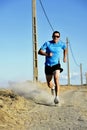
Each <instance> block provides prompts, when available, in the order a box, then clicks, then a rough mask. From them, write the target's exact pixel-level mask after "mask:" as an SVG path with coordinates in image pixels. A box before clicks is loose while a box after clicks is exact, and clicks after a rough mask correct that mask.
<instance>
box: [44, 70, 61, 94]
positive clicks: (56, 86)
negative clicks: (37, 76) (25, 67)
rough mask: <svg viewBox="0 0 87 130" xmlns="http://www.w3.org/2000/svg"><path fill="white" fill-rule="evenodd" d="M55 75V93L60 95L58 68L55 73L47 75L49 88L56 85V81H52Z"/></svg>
mask: <svg viewBox="0 0 87 130" xmlns="http://www.w3.org/2000/svg"><path fill="white" fill-rule="evenodd" d="M53 76H54V83H55V95H56V96H59V87H60V86H59V76H60V70H56V71H55V72H54V74H53V75H46V80H47V85H48V87H49V88H52V87H53V86H54V83H53V81H52V77H53Z"/></svg>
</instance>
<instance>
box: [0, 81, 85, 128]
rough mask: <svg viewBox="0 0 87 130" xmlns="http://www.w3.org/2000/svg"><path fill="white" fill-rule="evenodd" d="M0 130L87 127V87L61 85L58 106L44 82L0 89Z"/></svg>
mask: <svg viewBox="0 0 87 130" xmlns="http://www.w3.org/2000/svg"><path fill="white" fill-rule="evenodd" d="M31 86H33V87H31ZM37 86H38V87H37ZM11 89H13V91H12V90H11ZM14 91H15V92H14ZM19 95H20V96H19ZM0 130H87V87H75V86H74V87H61V94H60V103H59V104H58V105H55V104H54V103H53V97H52V95H51V94H50V91H49V89H48V88H47V87H46V85H45V84H41V85H33V84H32V83H28V82H27V83H20V84H15V85H13V86H12V84H11V87H9V89H0Z"/></svg>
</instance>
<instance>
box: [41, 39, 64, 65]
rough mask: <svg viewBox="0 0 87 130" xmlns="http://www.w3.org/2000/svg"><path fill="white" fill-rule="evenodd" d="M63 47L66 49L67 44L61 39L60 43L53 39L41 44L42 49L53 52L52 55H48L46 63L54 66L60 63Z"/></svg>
mask: <svg viewBox="0 0 87 130" xmlns="http://www.w3.org/2000/svg"><path fill="white" fill-rule="evenodd" d="M62 49H63V50H64V49H66V44H65V43H64V42H62V41H59V42H58V43H54V42H53V41H48V42H45V43H44V44H43V45H42V46H41V50H43V51H46V53H52V54H53V55H52V56H46V59H45V65H48V66H53V65H56V64H58V62H59V61H60V56H61V51H62Z"/></svg>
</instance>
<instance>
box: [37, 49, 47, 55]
mask: <svg viewBox="0 0 87 130" xmlns="http://www.w3.org/2000/svg"><path fill="white" fill-rule="evenodd" d="M38 54H39V55H42V56H48V54H47V53H46V52H44V51H43V50H41V49H40V50H39V51H38Z"/></svg>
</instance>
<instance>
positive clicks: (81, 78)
mask: <svg viewBox="0 0 87 130" xmlns="http://www.w3.org/2000/svg"><path fill="white" fill-rule="evenodd" d="M80 77H81V86H82V85H83V77H82V64H80Z"/></svg>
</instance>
